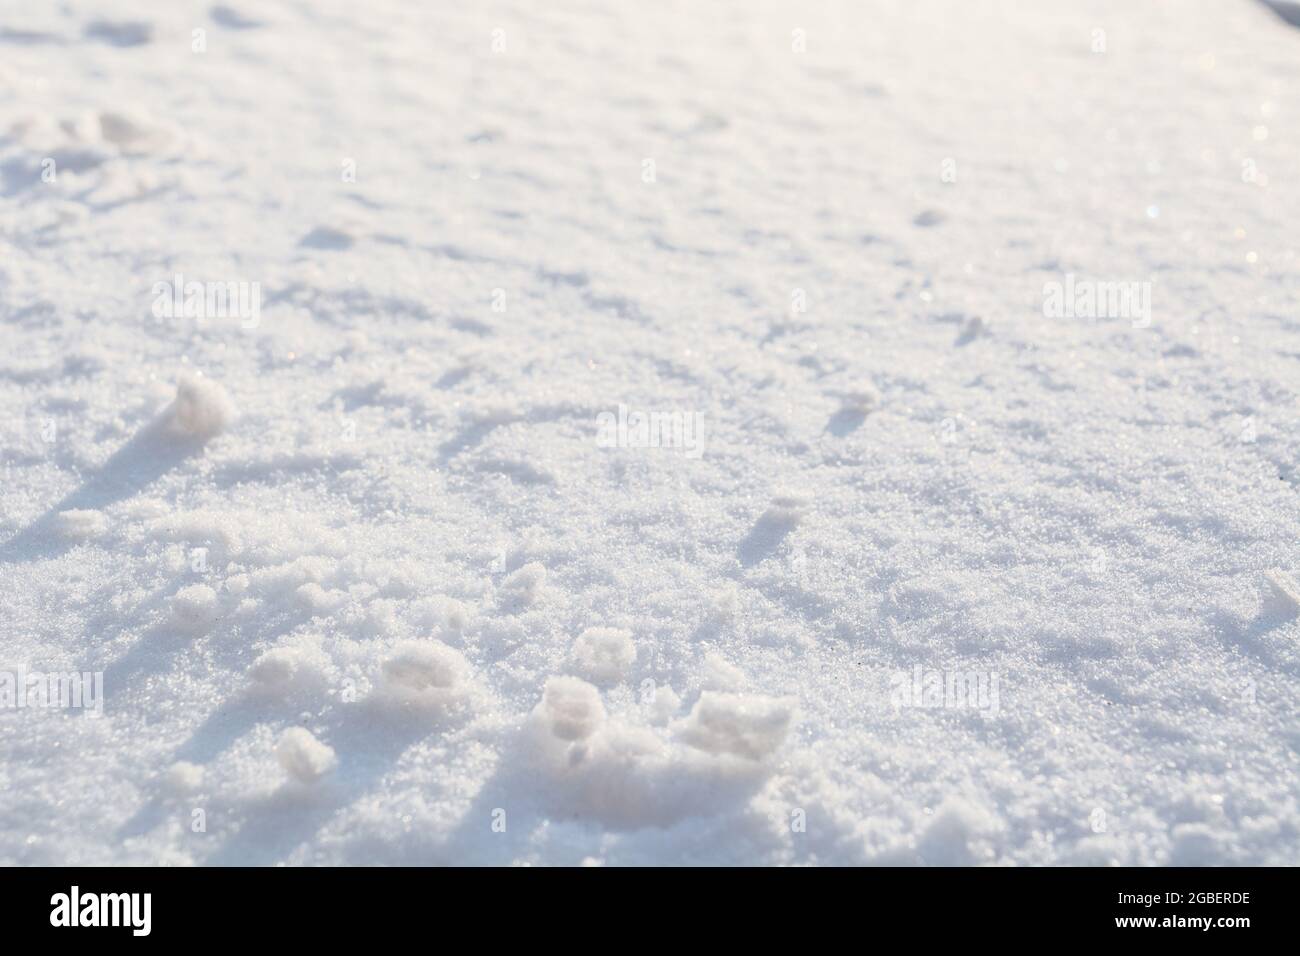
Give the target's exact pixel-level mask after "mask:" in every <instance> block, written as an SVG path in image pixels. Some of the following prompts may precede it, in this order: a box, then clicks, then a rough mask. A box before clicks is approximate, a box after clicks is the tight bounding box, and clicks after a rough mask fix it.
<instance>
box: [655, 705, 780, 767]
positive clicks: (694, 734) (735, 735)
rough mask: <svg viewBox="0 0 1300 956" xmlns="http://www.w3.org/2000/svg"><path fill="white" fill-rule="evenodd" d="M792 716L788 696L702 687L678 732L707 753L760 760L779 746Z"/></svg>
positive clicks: (689, 742) (693, 745) (684, 738)
mask: <svg viewBox="0 0 1300 956" xmlns="http://www.w3.org/2000/svg"><path fill="white" fill-rule="evenodd" d="M793 719H794V705H793V703H792V702H791V701H789V700H785V699H780V698H771V697H763V696H760V695H757V694H723V693H718V692H716V691H704V692H703V693H702V694H700V699H699V700H698V701H696V702H695V707H694V709H692V710H691V712H690V714H689V715H688V716H687V717H686V719H685V720H684V721H682V722H681V727H680V736H681V739H682V740H684V741H686V742H687V743H688V744H690V745H691V746H692V747H697V748H698V749H700V750H703V751H705V752H707V753H713V754H735V755H736V756H739V757H747V758H749V759H750V760H762V759H763V758H764V757H767V756H769V755H771V754H772V753H773V752H774V751H775V750H776V749H777V748H778V747H780V746H781V743H782V742H783V741H784V740H785V736H786V733H787V732H788V731H789V729H790V722H791V721H792V720H793Z"/></svg>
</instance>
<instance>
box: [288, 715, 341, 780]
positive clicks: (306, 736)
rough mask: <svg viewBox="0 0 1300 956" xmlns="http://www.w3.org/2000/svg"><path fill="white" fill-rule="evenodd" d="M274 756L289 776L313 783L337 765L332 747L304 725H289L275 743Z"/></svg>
mask: <svg viewBox="0 0 1300 956" xmlns="http://www.w3.org/2000/svg"><path fill="white" fill-rule="evenodd" d="M275 756H276V759H277V760H279V761H280V766H281V767H283V768H284V770H285V772H286V773H288V774H289V776H290V778H292V779H293V780H295V781H297V782H299V783H315V782H316V781H317V780H319V779H320V778H321V777H323V776H325V774H327V773H329V772H330V771H332V770H333V769H334V768H335V767H336V766H338V758H337V757H336V756H335V755H334V748H333V747H331V746H329V745H328V744H324V743H321V742H320V741H319V740H317V739H316V737H315V735H314V734H312V732H311V731H310V730H308V729H307V728H306V727H290V728H289V729H288V730H286V731H285V732H284V733H282V734H281V735H280V739H279V740H277V741H276V744H275Z"/></svg>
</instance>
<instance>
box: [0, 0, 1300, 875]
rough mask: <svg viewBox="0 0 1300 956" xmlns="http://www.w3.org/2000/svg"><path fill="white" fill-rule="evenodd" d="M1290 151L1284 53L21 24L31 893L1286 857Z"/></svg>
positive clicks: (20, 7) (1294, 491) (613, 26)
mask: <svg viewBox="0 0 1300 956" xmlns="http://www.w3.org/2000/svg"><path fill="white" fill-rule="evenodd" d="M1298 129H1300V30H1295V29H1293V28H1291V27H1289V26H1288V25H1287V24H1285V23H1284V22H1283V21H1282V20H1281V18H1279V17H1277V16H1276V15H1274V14H1273V13H1272V12H1271V11H1270V10H1268V9H1267V8H1266V7H1265V6H1264V5H1263V4H1259V3H1251V2H1248V0H1180V2H1178V3H1134V2H1132V0H1093V2H1088V3H1076V2H1066V0H1052V2H1041V3H1024V2H1013V0H887V2H881V3H872V4H865V3H854V2H849V0H844V2H823V0H813V2H799V3H794V2H789V3H786V2H773V0H760V2H746V3H741V2H723V3H692V2H687V0H662V2H655V3H600V2H595V0H563V2H554V3H551V2H548V3H530V2H523V0H489V2H483V3H438V4H432V3H399V2H396V0H372V2H369V3H365V4H355V3H343V2H339V0H311V2H307V0H263V2H259V3H256V4H254V3H251V2H247V0H240V2H235V3H225V4H221V5H217V6H213V5H211V4H210V3H207V2H192V0H171V2H168V3H165V4H162V3H157V2H146V0H114V3H112V4H111V5H105V4H99V3H91V2H89V0H68V2H63V3H58V4H30V3H28V4H20V3H17V2H16V0H0V330H3V334H4V340H5V348H4V354H3V355H0V437H2V438H3V444H0V451H2V452H3V459H2V460H0V476H3V481H2V482H0V764H2V765H3V767H4V771H5V783H4V785H3V786H0V862H2V863H18V864H109V863H131V864H138V863H148V864H169V865H196V864H197V865H203V864H275V863H288V864H375V863H380V864H382V863H391V864H426V863H474V864H559V865H568V864H580V863H581V864H592V863H596V864H607V865H619V864H647V863H673V864H695V863H712V864H962V865H964V864H1001V865H1006V864H1062V863H1081V864H1116V863H1118V864H1137V865H1154V864H1230V863H1239V864H1264V863H1271V864H1287V863H1295V862H1297V860H1298V859H1300V806H1298V801H1300V771H1298V768H1297V759H1298V758H1297V751H1298V750H1300V707H1298V703H1297V702H1298V700H1300V695H1298V694H1297V690H1298V688H1297V678H1298V677H1300V618H1298V614H1300V612H1298V611H1297V608H1300V598H1298V597H1297V595H1298V594H1300V591H1298V590H1297V585H1296V584H1295V582H1296V581H1297V580H1300V470H1298V463H1300V428H1297V411H1298V410H1300V409H1298V406H1297V396H1298V394H1300V312H1298V310H1297V304H1298V302H1300V296H1298V292H1300V278H1297V276H1298V274H1300V273H1298V272H1297V256H1296V249H1297V246H1296V243H1297V238H1298V237H1297V232H1296V228H1295V224H1296V222H1297V221H1300V190H1298V188H1297V183H1296V177H1295V173H1296V170H1300V134H1298V133H1297V130H1298ZM96 673H99V674H102V688H103V699H102V715H101V716H97V715H96V714H95V712H94V710H93V709H90V708H88V707H80V708H79V707H77V706H74V705H73V704H74V703H75V701H74V699H72V698H70V699H69V702H68V703H67V704H63V703H62V702H61V701H60V700H59V699H58V695H57V694H55V695H54V701H53V703H54V704H55V705H56V706H47V704H48V703H49V700H47V697H48V695H46V696H45V697H42V696H40V695H35V694H33V695H30V696H24V695H23V694H21V693H20V691H21V690H23V689H25V688H26V687H27V686H28V684H29V683H31V682H30V681H29V678H33V677H34V676H36V675H43V677H42V680H43V679H44V677H48V676H50V675H69V676H72V675H94V674H96ZM65 683H66V682H65ZM56 684H57V682H56ZM33 686H54V685H50V684H49V683H48V682H46V683H45V684H41V683H40V682H39V681H38V682H37V683H36V684H33ZM76 700H81V698H76ZM83 703H84V701H83Z"/></svg>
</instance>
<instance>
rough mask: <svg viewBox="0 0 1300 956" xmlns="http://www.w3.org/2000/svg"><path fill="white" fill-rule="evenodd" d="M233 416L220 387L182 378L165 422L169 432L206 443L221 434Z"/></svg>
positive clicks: (202, 380) (233, 409)
mask: <svg viewBox="0 0 1300 956" xmlns="http://www.w3.org/2000/svg"><path fill="white" fill-rule="evenodd" d="M236 414H237V413H236V411H235V405H234V403H233V402H232V401H231V400H230V396H229V395H227V394H226V390H225V389H223V388H222V387H221V386H220V385H218V384H217V383H216V382H213V381H212V380H211V379H206V378H200V377H198V376H196V375H186V376H183V377H182V378H181V379H180V381H179V382H178V383H177V385H176V398H175V400H174V401H173V402H172V404H171V405H170V406H169V407H168V409H167V412H166V414H165V421H166V423H167V426H168V428H169V429H170V430H171V431H172V432H175V433H177V434H182V435H188V436H190V437H192V438H198V439H201V440H204V441H206V440H207V439H209V438H212V437H214V436H216V435H218V434H220V433H221V432H222V431H224V430H225V429H226V427H227V426H228V425H230V423H231V422H233V421H234V420H235V417H236Z"/></svg>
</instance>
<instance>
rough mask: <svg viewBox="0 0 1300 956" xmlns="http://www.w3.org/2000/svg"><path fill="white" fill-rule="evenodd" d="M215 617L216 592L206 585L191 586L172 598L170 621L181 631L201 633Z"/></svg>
mask: <svg viewBox="0 0 1300 956" xmlns="http://www.w3.org/2000/svg"><path fill="white" fill-rule="evenodd" d="M217 617H218V603H217V592H216V591H214V590H212V588H210V587H208V586H207V585H206V584H191V585H189V586H188V587H184V588H181V589H180V590H179V591H177V592H176V594H175V595H173V597H172V620H173V621H174V622H175V624H176V625H177V626H178V627H180V628H182V629H183V630H186V631H190V632H192V633H203V632H204V631H206V630H208V628H210V627H211V626H212V625H213V624H214V623H216V620H217Z"/></svg>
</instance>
